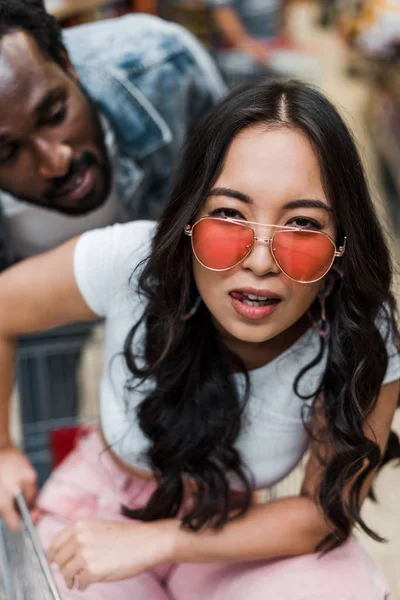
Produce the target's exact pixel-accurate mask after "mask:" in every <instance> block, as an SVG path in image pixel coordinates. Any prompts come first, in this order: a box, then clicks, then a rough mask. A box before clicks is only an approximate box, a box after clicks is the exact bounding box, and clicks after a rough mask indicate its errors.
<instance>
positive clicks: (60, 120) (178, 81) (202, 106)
mask: <svg viewBox="0 0 400 600" xmlns="http://www.w3.org/2000/svg"><path fill="white" fill-rule="evenodd" d="M223 93H224V85H223V84H222V82H221V80H220V78H219V75H218V73H217V71H216V68H215V66H214V64H213V62H212V61H211V59H210V58H209V56H208V55H207V53H206V52H205V51H204V49H203V48H202V47H201V45H200V44H199V43H198V42H197V41H196V40H195V39H194V38H193V37H192V36H191V35H190V34H189V33H188V32H187V31H185V30H184V29H182V28H181V27H179V26H177V25H175V24H172V23H167V22H165V21H162V20H161V19H158V18H156V17H151V16H147V15H131V16H128V17H125V18H120V19H115V20H109V21H102V22H97V23H94V24H90V25H85V26H81V27H77V28H74V29H71V30H65V32H64V35H63V37H61V31H60V29H59V27H58V24H57V22H56V20H55V19H54V18H53V17H52V16H50V15H49V14H47V12H46V10H45V8H44V5H43V1H42V0H0V189H1V190H2V191H1V193H0V208H1V213H0V245H1V248H0V250H1V252H0V260H1V264H0V267H1V268H5V267H6V266H7V265H8V264H10V262H12V261H14V260H21V259H25V258H27V257H29V256H32V255H34V254H37V253H40V252H43V251H46V250H48V249H50V248H53V247H54V246H56V245H58V244H60V243H62V242H63V241H65V240H67V239H69V238H71V237H72V236H75V235H78V234H80V233H82V232H84V231H86V230H88V229H92V228H95V227H102V226H106V225H109V224H112V223H115V222H118V221H124V220H130V219H137V218H156V217H157V216H158V215H159V213H160V211H161V209H162V207H163V205H164V203H165V201H166V200H167V198H168V195H169V192H170V189H171V184H172V180H173V173H174V169H175V167H176V165H177V162H178V159H179V154H180V150H181V147H182V145H183V143H184V142H185V139H186V138H187V136H188V135H189V134H190V132H191V131H192V129H193V128H194V126H195V125H196V124H197V122H198V121H199V119H200V118H201V117H202V116H203V115H204V113H206V112H207V111H208V110H209V109H210V108H211V107H212V106H213V105H214V104H215V103H216V102H217V101H218V100H219V98H220V97H221V95H222V94H223ZM84 337H85V336H84ZM62 340H64V341H63V342H62V343H64V344H67V343H68V337H66V338H62ZM58 342H59V343H60V341H59V340H58ZM26 343H28V342H26ZM29 343H30V344H32V340H29ZM80 343H81V342H79V343H78V346H79V345H80ZM69 355H70V356H69V362H68V363H67V361H62V362H61V363H60V360H59V359H58V358H57V357H56V358H55V359H52V361H50V359H47V371H48V372H50V374H51V381H50V382H49V381H47V382H46V385H47V386H49V385H51V386H52V387H51V389H50V392H49V393H48V396H50V397H53V398H54V396H55V395H56V397H57V402H56V404H57V406H65V405H66V404H67V400H69V405H70V409H69V410H68V411H67V412H68V415H66V414H65V411H64V412H63V411H61V412H58V413H57V416H70V414H73V412H74V411H75V410H76V402H75V401H72V402H71V396H74V395H76V390H75V388H74V390H72V391H71V389H69V391H68V398H67V397H63V389H64V387H65V386H63V385H62V377H63V376H64V377H65V372H67V375H68V377H67V379H71V373H72V374H73V376H74V372H75V364H76V362H77V360H78V357H79V352H78V350H77V349H75V350H72V353H71V350H69ZM49 356H51V352H50V353H49ZM68 364H69V367H68V366H67V365H68ZM37 367H38V365H37V363H36V362H35V359H31V358H29V360H28V359H27V361H25V363H24V364H23V365H21V363H20V373H21V369H22V370H24V372H25V376H24V377H23V378H22V379H21V378H20V381H19V388H20V390H19V391H20V396H21V398H22V412H23V419H24V421H27V420H31V421H36V420H37V419H38V418H39V419H42V418H47V419H49V418H54V415H55V413H54V410H53V409H51V411H50V412H49V410H50V409H49V407H48V406H46V411H47V412H44V410H42V409H41V408H38V406H42V405H43V402H42V401H41V398H40V395H41V394H44V389H43V378H42V380H40V373H39V371H38V368H37ZM66 394H67V392H66V391H65V395H66ZM42 400H43V398H42ZM45 404H46V402H45ZM33 405H35V406H36V405H37V407H36V408H35V406H33ZM32 406H33V408H32ZM28 413H31V414H30V415H29V418H28V417H27V416H26V415H27V414H28ZM42 433H43V432H42ZM46 460H47V459H46Z"/></svg>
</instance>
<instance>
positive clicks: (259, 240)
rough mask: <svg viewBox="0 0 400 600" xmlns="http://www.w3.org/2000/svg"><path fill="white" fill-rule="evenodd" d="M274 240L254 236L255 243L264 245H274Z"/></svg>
mask: <svg viewBox="0 0 400 600" xmlns="http://www.w3.org/2000/svg"><path fill="white" fill-rule="evenodd" d="M272 239H273V238H264V237H259V236H257V235H255V236H254V241H255V242H262V243H263V244H269V245H271V244H272Z"/></svg>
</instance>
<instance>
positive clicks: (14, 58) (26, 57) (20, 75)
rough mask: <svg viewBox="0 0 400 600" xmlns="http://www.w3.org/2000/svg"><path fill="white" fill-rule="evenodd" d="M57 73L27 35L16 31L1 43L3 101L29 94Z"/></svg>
mask: <svg viewBox="0 0 400 600" xmlns="http://www.w3.org/2000/svg"><path fill="white" fill-rule="evenodd" d="M56 71H58V69H57V66H56V64H55V63H53V62H51V61H50V60H47V59H46V57H45V56H44V55H43V52H42V51H41V50H40V48H39V47H38V45H37V43H36V41H35V40H34V39H33V38H32V37H31V36H30V35H28V34H27V33H25V32H23V31H13V32H10V33H8V34H6V35H5V36H4V37H3V38H2V39H1V40H0V101H1V96H3V95H6V96H9V95H15V94H18V93H21V94H24V95H25V94H27V93H28V92H29V89H30V88H31V87H32V86H33V85H37V84H38V83H39V82H40V80H46V79H49V78H51V77H52V75H53V74H54V73H55V72H56Z"/></svg>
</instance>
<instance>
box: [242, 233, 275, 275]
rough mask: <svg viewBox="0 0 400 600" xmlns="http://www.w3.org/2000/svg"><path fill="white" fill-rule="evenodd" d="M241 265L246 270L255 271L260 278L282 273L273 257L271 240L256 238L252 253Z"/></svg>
mask: <svg viewBox="0 0 400 600" xmlns="http://www.w3.org/2000/svg"><path fill="white" fill-rule="evenodd" d="M241 265H242V267H243V268H244V269H250V271H253V273H254V274H255V275H257V276H258V277H262V276H264V275H268V274H269V273H273V274H278V273H280V272H281V270H280V268H279V267H278V265H277V264H276V262H275V260H274V257H273V255H272V251H271V240H269V239H263V238H261V239H259V238H256V239H255V241H254V245H253V249H252V251H251V252H250V254H249V255H248V256H247V257H246V258H245V259H244V261H243V262H242V263H241Z"/></svg>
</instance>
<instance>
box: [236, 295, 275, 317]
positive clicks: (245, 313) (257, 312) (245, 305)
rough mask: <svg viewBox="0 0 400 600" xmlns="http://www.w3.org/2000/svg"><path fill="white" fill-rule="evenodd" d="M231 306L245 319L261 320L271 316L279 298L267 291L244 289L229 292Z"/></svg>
mask: <svg viewBox="0 0 400 600" xmlns="http://www.w3.org/2000/svg"><path fill="white" fill-rule="evenodd" d="M229 295H230V297H231V302H232V306H233V308H234V309H235V311H236V312H237V313H238V314H239V315H241V316H242V317H245V318H246V319H263V318H264V317H267V316H269V315H270V314H272V313H273V312H274V311H275V310H276V308H277V307H278V305H279V303H280V302H281V298H280V297H279V296H277V294H274V293H273V292H269V291H268V290H255V289H253V288H246V289H241V290H234V291H232V292H230V294H229Z"/></svg>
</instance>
